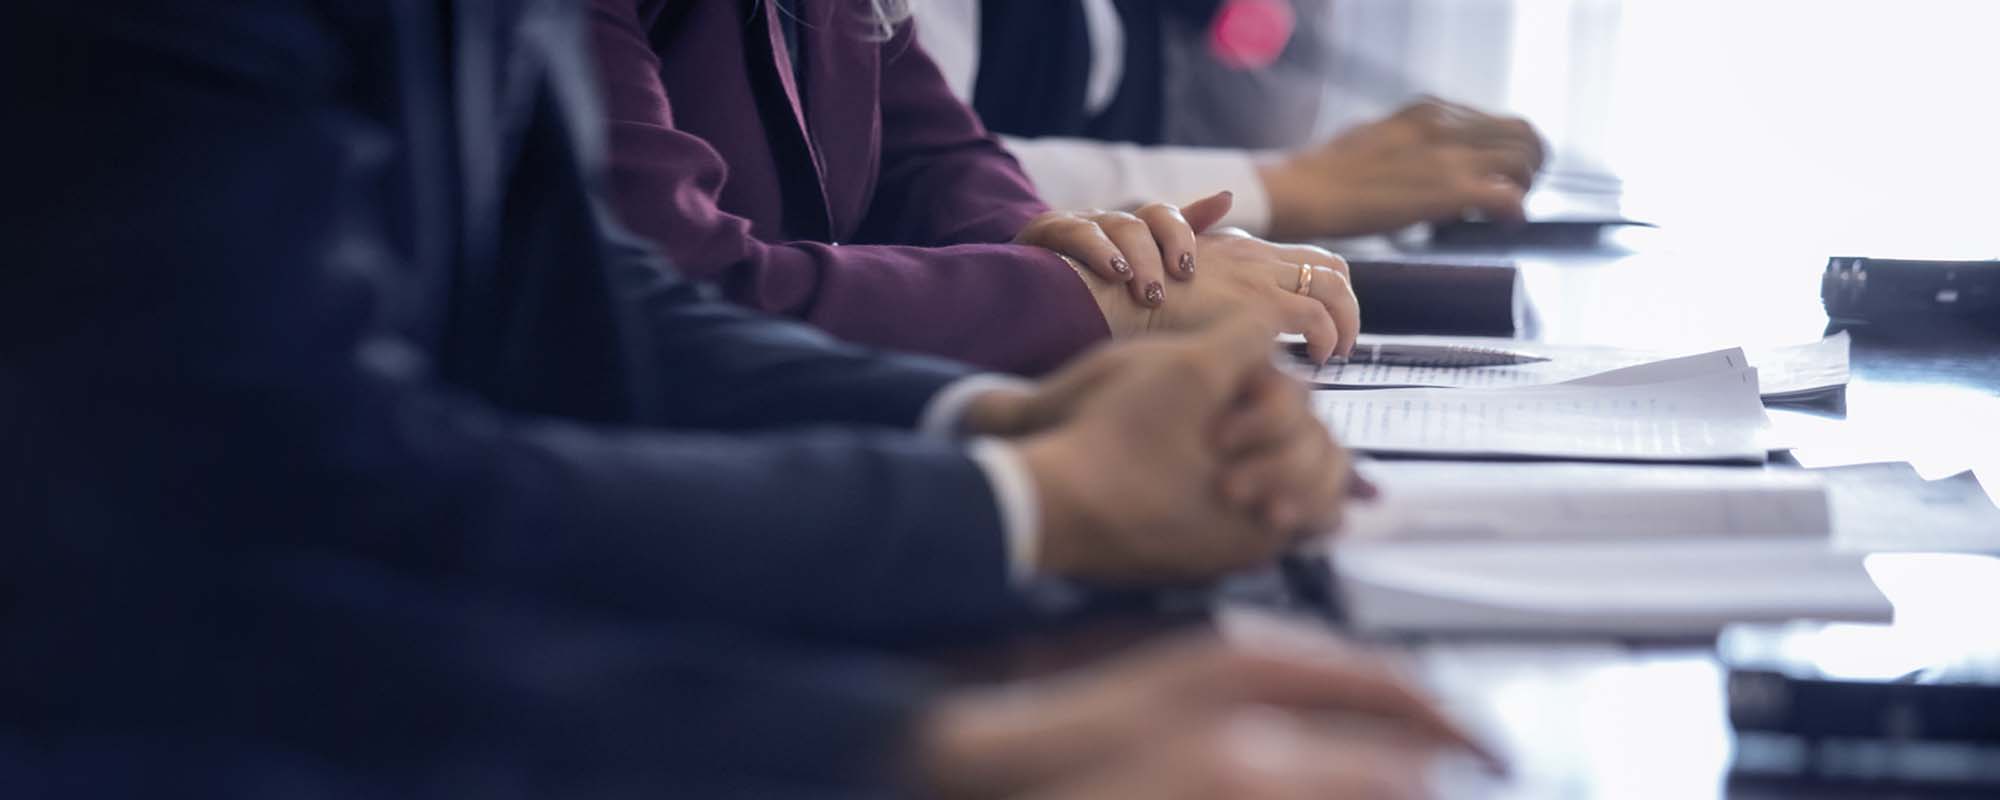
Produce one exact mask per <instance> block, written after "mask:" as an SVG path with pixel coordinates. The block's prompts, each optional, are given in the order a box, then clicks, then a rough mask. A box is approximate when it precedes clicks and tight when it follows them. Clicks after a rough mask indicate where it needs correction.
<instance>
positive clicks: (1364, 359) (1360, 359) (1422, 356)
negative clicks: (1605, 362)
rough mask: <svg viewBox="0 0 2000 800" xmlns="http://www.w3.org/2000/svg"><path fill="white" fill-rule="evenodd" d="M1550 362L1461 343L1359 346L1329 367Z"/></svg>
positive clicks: (1297, 349)
mask: <svg viewBox="0 0 2000 800" xmlns="http://www.w3.org/2000/svg"><path fill="white" fill-rule="evenodd" d="M1289 349H1290V350H1291V351H1292V353H1293V354H1294V355H1298V356H1301V357H1303V356H1304V355H1305V344H1304V343H1303V342H1295V343H1292V344H1291V345H1289ZM1547 360H1549V359H1547V358H1544V357H1542V356H1535V355H1529V354H1527V353H1516V352H1513V351H1510V350H1501V349H1498V348H1492V347H1473V346H1469V345H1458V344H1359V345H1355V346H1354V352H1353V353H1352V354H1351V355H1348V356H1345V357H1342V356H1334V357H1333V358H1330V359H1327V361H1326V366H1338V365H1341V364H1381V365H1384V366H1392V367H1506V366H1512V365H1515V364H1534V363H1537V362H1541V361H1547Z"/></svg>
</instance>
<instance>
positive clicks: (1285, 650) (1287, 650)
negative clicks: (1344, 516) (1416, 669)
mask: <svg viewBox="0 0 2000 800" xmlns="http://www.w3.org/2000/svg"><path fill="white" fill-rule="evenodd" d="M916 741H917V747H916V753H917V762H918V764H917V771H918V773H919V774H920V775H921V776H922V778H921V779H922V780H923V782H924V783H925V784H926V788H928V789H929V790H930V791H932V792H934V793H936V794H938V795H940V796H944V797H953V798H984V797H1037V798H1084V797H1090V798H1096V797H1146V798H1168V799H1171V798H1188V799H1189V800H1196V799H1197V798H1198V799H1201V800H1207V799H1208V798H1215V799H1216V800H1222V799H1223V798H1228V799H1229V800H1241V799H1242V798H1250V799H1251V800H1255V799H1256V798H1293V797H1299V798H1304V797H1314V798H1318V797H1343V798H1344V797H1367V798H1374V797H1384V798H1414V797H1419V796H1422V794H1423V778H1424V772H1425V770H1426V768H1427V767H1428V766H1429V762H1430V761H1431V760H1432V759H1434V758H1436V757H1438V756H1440V755H1443V754H1446V753H1450V752H1454V751H1456V752H1460V753H1466V754H1469V755H1472V756H1473V757H1474V758H1477V759H1479V760H1482V761H1484V762H1485V763H1487V764H1488V765H1489V767H1490V768H1492V769H1493V770H1494V771H1496V772H1497V771H1499V770H1500V769H1501V767H1500V763H1499V761H1498V759H1496V758H1493V757H1492V756H1491V755H1489V754H1488V753H1487V751H1485V750H1484V749H1483V748H1481V747H1480V746H1479V745H1478V744H1477V743H1476V742H1474V740H1473V739H1472V738H1471V737H1469V736H1468V735H1466V734H1465V733H1464V732H1463V731H1462V730H1461V729H1460V728H1459V727H1458V726H1457V725H1455V724H1454V723H1452V722H1451V721H1450V720H1449V719H1447V718H1446V717H1445V716H1444V714H1443V713H1441V712H1440V711H1439V710H1438V709H1437V708H1436V707H1435V706H1434V705H1432V704H1431V703H1430V701H1429V700H1427V699H1425V698H1424V696H1423V695H1422V694H1421V693H1420V692H1419V691H1417V690H1416V689H1414V688H1412V687H1411V685H1410V684H1409V683H1407V682H1405V681H1404V680H1402V679H1401V678H1399V677H1398V676H1397V675H1396V674H1395V673H1394V672H1392V671H1390V670H1389V669H1388V668H1387V666H1386V665H1384V664H1383V663H1382V662H1380V661H1377V660H1375V659H1372V658H1369V657H1366V656H1361V655H1357V654H1355V653H1352V652H1349V651H1347V650H1346V649H1344V648H1340V647H1338V646H1336V645H1334V644H1332V643H1328V644H1326V645H1324V646H1320V647H1310V646H1303V645H1300V644H1286V645H1283V646H1279V645H1277V644H1275V643H1253V642H1232V643H1225V642H1223V641H1221V640H1219V639H1216V638H1213V637H1198V638H1194V639H1189V640H1183V641H1177V642H1173V643H1169V644H1166V645H1156V646H1154V647H1152V648H1150V649H1148V650H1146V651H1143V652H1140V653H1137V654H1134V655H1130V656H1126V657H1125V658H1123V659H1122V660H1119V661H1116V662H1112V663H1109V664H1106V665H1104V666H1101V667H1099V668H1096V669H1094V670H1091V671H1088V672H1084V673H1080V674H1076V675H1072V676H1070V677H1068V678H1064V679H1058V680H1055V681H1051V682H1047V683H1044V684H1041V685H1032V686H1028V687H1022V688H1010V689H1003V690H988V691H980V692H970V693H961V694H958V695H948V696H946V697H945V698H943V699H942V700H941V701H940V702H938V703H937V704H936V705H934V706H933V708H932V709H931V712H930V713H929V714H928V715H927V717H926V718H925V720H924V722H923V723H922V724H921V725H920V726H919V728H918V732H917V737H916Z"/></svg>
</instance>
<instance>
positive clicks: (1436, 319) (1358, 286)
mask: <svg viewBox="0 0 2000 800" xmlns="http://www.w3.org/2000/svg"><path fill="white" fill-rule="evenodd" d="M1348 267H1349V268H1350V270H1351V271H1352V275H1353V281H1354V293H1355V295H1356V296H1358V297H1359V298H1360V299H1361V330H1362V331H1363V332H1366V333H1434V334H1451V335H1459V336H1512V335H1514V334H1515V332H1516V331H1517V330H1518V329H1519V326H1520V323H1521V320H1522V319H1523V315H1524V312H1525V300H1526V298H1525V297H1524V295H1523V293H1522V290H1521V275H1520V270H1519V269H1517V268H1516V267H1515V266H1514V265H1513V264H1512V263H1509V262H1506V261H1476V260H1464V261H1445V260H1422V261H1404V260H1381V259H1351V260H1349V261H1348Z"/></svg>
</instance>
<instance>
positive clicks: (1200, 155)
mask: <svg viewBox="0 0 2000 800" xmlns="http://www.w3.org/2000/svg"><path fill="white" fill-rule="evenodd" d="M1001 138H1002V139H1003V140H1005V142H1006V144H1007V149H1008V150H1009V151H1011V152H1013V154H1014V158H1015V159H1017V160H1019V161H1020V162H1021V168H1022V169H1023V170H1025V171H1026V172H1027V173H1028V179H1029V180H1031V181H1033V182H1034V184H1035V191H1036V193H1038V194H1040V195H1041V197H1042V202H1044V203H1047V204H1048V205H1049V207H1051V208H1057V209H1065V210H1076V209H1084V208H1136V207H1138V206H1141V205H1144V204H1146V203H1150V202H1154V201H1163V202H1168V203H1190V202H1193V201H1195V200H1199V199H1201V198H1204V197H1207V196H1209V195H1211V194H1214V193H1216V192H1218V191H1221V190H1223V189H1228V190H1230V191H1232V192H1235V193H1236V200H1235V203H1234V204H1233V205H1231V207H1230V209H1229V214H1228V215H1227V216H1224V217H1223V218H1222V222H1221V224H1223V225H1234V226H1236V227H1239V228H1243V229H1244V230H1247V231H1249V232H1251V233H1252V234H1256V235H1260V236H1261V235H1263V234H1264V233H1266V232H1268V231H1269V230H1270V229H1271V195H1270V192H1269V191H1268V190H1266V189H1265V188H1264V181H1263V179H1262V178H1260V177H1258V175H1257V158H1258V156H1259V154H1257V153H1254V152H1251V151H1247V150H1230V149H1226V148H1211V147H1174V146H1165V145H1162V146H1141V145H1134V144H1128V143H1123V142H1100V141H1094V140H1086V139H1073V138H1064V137H1045V138H1038V139H1035V138H1028V139H1024V138H1020V137H1016V136H1004V137H1001Z"/></svg>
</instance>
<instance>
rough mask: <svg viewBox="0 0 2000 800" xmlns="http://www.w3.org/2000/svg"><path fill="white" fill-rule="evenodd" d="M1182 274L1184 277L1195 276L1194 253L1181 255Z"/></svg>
mask: <svg viewBox="0 0 2000 800" xmlns="http://www.w3.org/2000/svg"><path fill="white" fill-rule="evenodd" d="M1181 274H1182V275H1193V274H1194V254H1193V253H1182V254H1181Z"/></svg>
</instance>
